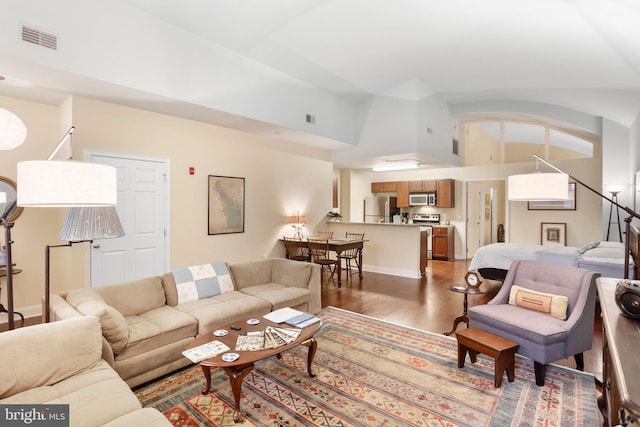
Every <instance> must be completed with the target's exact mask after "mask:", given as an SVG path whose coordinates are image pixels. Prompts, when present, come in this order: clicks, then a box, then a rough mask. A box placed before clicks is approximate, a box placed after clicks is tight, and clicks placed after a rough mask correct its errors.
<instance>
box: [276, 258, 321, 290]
mask: <svg viewBox="0 0 640 427" xmlns="http://www.w3.org/2000/svg"><path fill="white" fill-rule="evenodd" d="M272 261H273V264H272V267H271V280H272V282H274V283H280V284H281V285H284V286H295V287H298V288H300V287H303V288H307V286H308V284H309V278H310V277H311V266H312V264H311V263H309V262H296V263H291V262H289V260H286V259H273V260H272Z"/></svg>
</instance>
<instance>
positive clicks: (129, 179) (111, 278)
mask: <svg viewBox="0 0 640 427" xmlns="http://www.w3.org/2000/svg"><path fill="white" fill-rule="evenodd" d="M88 157H89V161H90V162H94V163H101V164H105V165H110V166H114V167H115V168H116V170H117V177H118V205H117V207H116V209H117V211H118V215H119V216H120V221H121V222H122V226H123V228H124V231H125V233H126V235H125V236H124V237H120V238H117V239H102V240H96V241H94V242H93V243H92V245H91V286H100V285H105V284H109V283H119V282H125V281H130V280H136V279H140V278H143V277H148V276H152V275H159V274H163V273H164V272H166V271H167V270H168V265H169V260H168V241H169V238H168V224H169V218H168V216H169V214H168V212H169V209H168V204H169V198H168V182H167V181H168V177H167V171H168V161H167V160H155V159H145V158H131V157H126V156H124V155H122V156H121V155H107V154H98V153H90V154H89V155H88Z"/></svg>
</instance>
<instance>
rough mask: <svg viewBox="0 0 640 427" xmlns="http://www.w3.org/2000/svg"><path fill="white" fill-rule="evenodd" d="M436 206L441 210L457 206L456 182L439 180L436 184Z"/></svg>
mask: <svg viewBox="0 0 640 427" xmlns="http://www.w3.org/2000/svg"><path fill="white" fill-rule="evenodd" d="M436 187H437V189H436V192H437V196H436V206H437V207H439V208H452V207H454V204H455V201H454V199H455V180H453V179H439V180H437V183H436Z"/></svg>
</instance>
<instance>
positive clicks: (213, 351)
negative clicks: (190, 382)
mask: <svg viewBox="0 0 640 427" xmlns="http://www.w3.org/2000/svg"><path fill="white" fill-rule="evenodd" d="M229 350H230V349H229V347H228V346H227V345H226V344H224V343H222V342H220V341H218V340H215V341H211V342H208V343H205V344H202V345H199V346H198V347H194V348H190V349H189V350H185V351H183V352H182V354H183V356H185V357H186V358H187V359H189V360H191V361H192V362H193V363H198V362H200V361H202V360H205V359H211V358H212V357H216V356H217V355H219V354H220V353H224V352H225V351H229Z"/></svg>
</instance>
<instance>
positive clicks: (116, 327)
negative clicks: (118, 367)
mask: <svg viewBox="0 0 640 427" xmlns="http://www.w3.org/2000/svg"><path fill="white" fill-rule="evenodd" d="M67 301H68V302H69V304H71V305H72V306H74V307H75V309H76V310H78V311H79V312H80V313H82V314H84V315H85V316H96V317H97V318H99V319H100V326H101V328H102V335H103V336H104V338H105V339H106V340H107V341H108V342H109V344H110V345H111V348H112V349H113V352H114V353H115V354H118V353H119V352H120V351H122V349H123V348H125V347H126V345H127V342H128V341H129V327H128V326H127V321H126V320H125V318H124V316H123V315H122V314H121V313H120V312H119V311H118V310H116V309H115V308H113V307H111V306H109V305H108V304H107V303H106V302H105V301H104V299H102V297H101V296H100V295H98V294H97V293H96V292H94V290H93V289H79V290H77V291H72V292H69V294H68V295H67Z"/></svg>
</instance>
